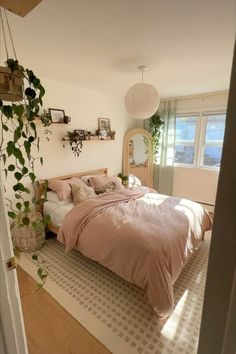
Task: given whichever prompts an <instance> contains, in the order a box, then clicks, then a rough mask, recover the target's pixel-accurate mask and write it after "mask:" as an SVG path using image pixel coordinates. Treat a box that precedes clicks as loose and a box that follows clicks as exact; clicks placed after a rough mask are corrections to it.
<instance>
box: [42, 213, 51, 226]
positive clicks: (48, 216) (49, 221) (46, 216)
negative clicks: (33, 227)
mask: <svg viewBox="0 0 236 354" xmlns="http://www.w3.org/2000/svg"><path fill="white" fill-rule="evenodd" d="M43 221H44V225H47V224H50V223H51V217H50V215H45V216H44V218H43Z"/></svg>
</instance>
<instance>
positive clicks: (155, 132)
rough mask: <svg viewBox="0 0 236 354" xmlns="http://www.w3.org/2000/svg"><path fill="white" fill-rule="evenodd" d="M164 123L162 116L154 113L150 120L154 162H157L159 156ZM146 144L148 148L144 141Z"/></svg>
mask: <svg viewBox="0 0 236 354" xmlns="http://www.w3.org/2000/svg"><path fill="white" fill-rule="evenodd" d="M163 124H164V122H163V121H162V120H161V117H160V115H159V114H158V112H156V113H154V114H153V115H152V116H151V118H149V127H148V128H149V129H148V130H149V132H150V133H151V136H152V148H153V160H154V162H156V160H157V154H158V152H159V147H160V139H161V132H162V126H163ZM144 144H145V146H146V148H147V142H146V141H145V140H144Z"/></svg>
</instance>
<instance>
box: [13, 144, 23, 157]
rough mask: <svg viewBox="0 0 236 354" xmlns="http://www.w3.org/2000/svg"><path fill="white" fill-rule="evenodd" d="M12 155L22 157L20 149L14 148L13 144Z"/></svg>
mask: <svg viewBox="0 0 236 354" xmlns="http://www.w3.org/2000/svg"><path fill="white" fill-rule="evenodd" d="M13 155H14V156H15V157H16V158H17V159H18V160H21V159H22V157H23V156H22V152H21V151H20V149H18V148H16V147H15V146H14V149H13Z"/></svg>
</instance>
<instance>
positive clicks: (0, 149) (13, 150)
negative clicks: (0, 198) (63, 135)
mask: <svg viewBox="0 0 236 354" xmlns="http://www.w3.org/2000/svg"><path fill="white" fill-rule="evenodd" d="M6 66H7V67H8V68H10V70H11V72H12V73H13V72H14V71H18V72H20V74H21V75H22V77H23V79H24V84H26V85H27V87H26V88H25V90H24V95H23V101H22V102H14V103H10V104H9V102H8V103H7V104H5V103H3V101H1V100H0V124H1V136H0V159H1V161H2V162H3V170H4V172H5V175H6V177H8V174H13V176H14V184H13V187H12V188H13V192H14V197H15V199H16V202H13V201H10V205H8V206H9V207H10V210H9V211H8V215H9V217H10V218H11V219H12V220H13V222H12V225H11V228H13V227H17V228H19V229H20V228H24V227H29V226H31V227H32V229H34V230H36V231H37V230H41V229H43V230H44V228H45V226H46V225H47V223H49V222H50V217H49V215H47V216H42V215H41V214H39V213H37V207H38V206H39V205H40V204H41V203H43V199H37V191H36V183H37V178H36V175H35V164H36V163H37V162H39V163H40V164H41V165H42V164H43V158H42V157H40V156H38V153H39V145H40V138H39V137H38V134H37V128H36V124H35V122H34V120H35V117H39V118H40V115H39V111H40V108H41V107H42V105H43V102H42V98H43V96H44V94H45V89H44V87H43V86H42V84H41V82H40V80H39V78H37V77H36V75H35V74H34V73H33V71H32V70H29V69H25V68H24V67H23V66H21V65H19V63H18V61H17V60H14V59H8V60H7V62H6ZM43 123H44V122H43ZM47 125H49V121H47ZM29 181H31V186H32V190H33V196H32V194H31V193H32V191H31V190H30V188H29ZM8 201H9V200H8ZM32 215H33V217H32ZM33 259H35V260H38V256H37V255H34V256H33ZM38 275H39V277H40V279H41V281H42V284H43V283H44V282H45V278H46V276H47V272H46V270H45V269H44V267H40V266H39V268H38Z"/></svg>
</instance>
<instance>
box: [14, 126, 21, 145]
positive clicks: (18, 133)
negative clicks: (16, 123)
mask: <svg viewBox="0 0 236 354" xmlns="http://www.w3.org/2000/svg"><path fill="white" fill-rule="evenodd" d="M20 138H21V131H20V130H19V129H16V130H15V132H14V143H16V142H17V141H18V140H19V139H20Z"/></svg>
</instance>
